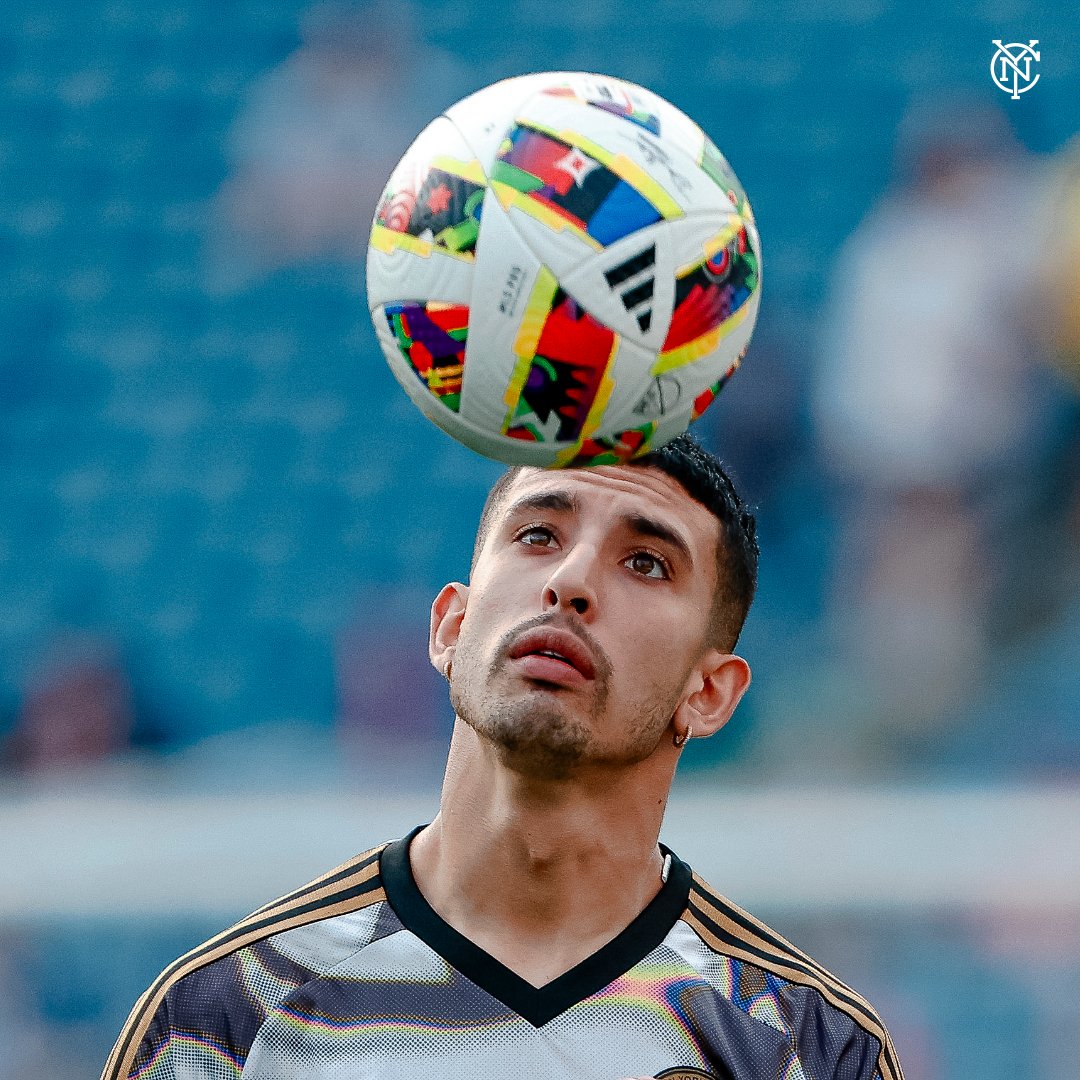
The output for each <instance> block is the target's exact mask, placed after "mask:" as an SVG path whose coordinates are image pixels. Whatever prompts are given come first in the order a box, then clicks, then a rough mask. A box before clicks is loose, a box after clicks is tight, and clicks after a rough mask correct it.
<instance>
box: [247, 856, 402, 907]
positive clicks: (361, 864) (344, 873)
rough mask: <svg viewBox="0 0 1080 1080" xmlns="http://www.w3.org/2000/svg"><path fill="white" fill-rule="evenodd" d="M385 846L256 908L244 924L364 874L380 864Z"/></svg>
mask: <svg viewBox="0 0 1080 1080" xmlns="http://www.w3.org/2000/svg"><path fill="white" fill-rule="evenodd" d="M385 846H386V845H385V844H382V845H380V846H379V847H377V848H372V849H371V850H370V851H365V852H363V853H362V854H360V855H356V856H354V857H353V858H351V859H349V860H348V861H347V862H343V863H342V864H341V865H340V866H335V867H334V869H333V870H328V871H327V872H326V873H325V874H323V875H322V876H321V877H317V878H315V880H314V881H309V882H308V883H307V884H306V885H301V886H300V888H299V889H294V890H293V891H292V892H291V893H286V894H285V895H284V896H279V897H278V898H277V899H276V900H271V901H270V902H269V903H268V904H263V906H262V907H260V908H256V909H255V910H254V911H253V912H252V913H251V914H250V915H248V916H247V918H246V919H245V920H244V922H247V921H248V920H249V919H254V918H255V917H256V916H257V915H267V914H269V913H270V912H272V911H274V910H275V909H276V908H279V907H284V906H288V905H292V904H294V903H296V902H297V901H299V900H301V899H302V898H304V897H307V896H309V895H311V894H314V893H316V892H320V891H322V890H324V889H325V888H326V886H329V885H334V884H336V883H338V882H343V881H345V880H346V879H347V878H349V877H351V876H352V875H354V874H360V873H362V871H364V870H366V869H367V867H368V866H369V865H371V864H372V863H378V861H379V855H380V854H381V853H382V849H383V848H384V847H385ZM365 880H366V879H365Z"/></svg>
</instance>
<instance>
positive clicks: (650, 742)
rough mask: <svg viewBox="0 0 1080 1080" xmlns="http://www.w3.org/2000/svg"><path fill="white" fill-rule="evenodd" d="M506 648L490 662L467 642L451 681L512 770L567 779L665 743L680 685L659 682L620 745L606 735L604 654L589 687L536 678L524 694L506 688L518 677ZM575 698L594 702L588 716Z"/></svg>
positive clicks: (461, 710) (465, 712) (465, 717)
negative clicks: (547, 683)
mask: <svg viewBox="0 0 1080 1080" xmlns="http://www.w3.org/2000/svg"><path fill="white" fill-rule="evenodd" d="M505 655H506V653H505V648H504V647H502V643H500V647H499V648H497V649H496V651H495V659H494V660H492V661H491V662H490V664H488V665H487V666H486V668H485V666H484V665H483V664H482V663H477V659H476V657H474V656H473V655H471V650H469V649H467V648H466V649H462V648H461V647H460V645H459V648H458V653H457V656H456V657H455V662H454V677H453V679H452V681H451V685H450V701H451V704H452V705H453V706H454V712H455V714H456V715H457V716H458V717H459V718H460V719H461V720H462V721H464V722H465V723H466V724H468V726H469V727H470V728H472V729H473V730H474V731H475V732H476V733H477V734H478V735H480V736H481V737H483V738H484V739H486V740H487V741H489V742H490V743H491V744H492V745H493V746H494V747H495V748H496V751H497V753H498V755H499V757H500V759H501V761H502V763H503V764H504V765H505V766H507V767H508V768H511V769H513V770H514V771H516V772H519V773H522V774H525V775H529V776H532V777H534V778H537V779H553V780H554V779H566V778H569V777H571V776H573V775H574V774H575V773H577V772H579V771H580V770H581V769H582V768H583V767H585V766H589V765H593V766H604V765H606V766H609V767H610V766H629V765H634V764H637V763H638V762H640V761H643V760H645V758H647V757H649V755H651V754H652V753H653V752H654V751H655V750H656V748H657V745H658V744H659V740H660V738H661V736H662V735H663V732H664V731H665V730H666V729H667V726H668V724H669V723H670V722H671V717H672V715H673V713H674V711H675V707H676V705H677V704H678V691H673V690H667V691H666V692H665V690H662V689H661V688H659V687H656V688H654V692H653V694H652V695H650V698H649V700H648V701H647V702H645V703H643V704H642V706H641V707H640V708H638V709H637V710H635V712H636V715H634V716H632V717H630V718H629V722H628V723H627V724H626V726H624V728H623V730H622V734H623V735H624V738H622V739H620V741H619V742H618V744H616V745H605V743H604V742H603V740H601V738H600V737H599V736H598V734H597V732H598V731H599V730H600V727H601V724H602V721H603V719H604V716H605V712H606V709H607V704H608V700H609V697H610V691H611V677H612V672H611V667H610V664H608V663H607V662H606V660H605V659H604V658H602V657H600V658H598V663H597V670H596V673H595V677H594V679H593V681H592V682H591V684H590V686H589V689H588V690H587V691H580V690H577V691H572V690H569V689H563V688H557V687H547V688H545V687H544V686H543V684H539V683H537V684H534V689H532V690H530V691H525V692H524V693H520V692H519V693H517V694H512V693H509V692H506V691H503V692H500V690H499V688H500V687H505V686H506V684H507V682H508V681H509V680H510V678H511V675H510V672H509V664H510V661H508V660H506V659H505ZM572 700H577V701H578V702H582V703H586V704H585V708H586V709H587V712H586V713H585V714H584V715H582V712H581V706H580V705H579V706H578V707H577V708H575V707H574V705H573V704H572Z"/></svg>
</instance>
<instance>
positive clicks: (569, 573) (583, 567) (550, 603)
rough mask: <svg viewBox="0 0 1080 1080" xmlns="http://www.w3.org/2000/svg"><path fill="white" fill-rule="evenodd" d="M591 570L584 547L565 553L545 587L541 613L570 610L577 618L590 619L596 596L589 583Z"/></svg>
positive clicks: (590, 558)
mask: <svg viewBox="0 0 1080 1080" xmlns="http://www.w3.org/2000/svg"><path fill="white" fill-rule="evenodd" d="M591 568H592V556H591V555H590V554H589V552H588V550H587V549H586V548H585V547H584V546H576V547H574V548H573V549H572V550H571V551H569V552H567V554H566V556H565V557H564V558H563V559H562V560H561V561H560V563H559V565H558V566H557V567H555V569H554V570H553V571H552V572H551V575H550V576H549V577H548V579H547V581H546V582H545V583H544V595H543V607H544V610H545V611H550V610H553V609H555V610H558V609H563V610H567V611H569V610H573V611H575V612H576V613H577V614H578V615H580V616H591V615H593V614H594V613H595V611H596V592H595V591H594V589H593V586H592V582H591V580H590V578H591V574H590V571H591Z"/></svg>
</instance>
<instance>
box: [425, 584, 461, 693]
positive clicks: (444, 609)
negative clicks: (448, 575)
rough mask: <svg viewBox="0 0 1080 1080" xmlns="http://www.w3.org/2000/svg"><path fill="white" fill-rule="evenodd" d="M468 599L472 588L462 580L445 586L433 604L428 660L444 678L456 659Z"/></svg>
mask: <svg viewBox="0 0 1080 1080" xmlns="http://www.w3.org/2000/svg"><path fill="white" fill-rule="evenodd" d="M468 599H469V586H468V585H462V584H461V582H460V581H451V582H450V584H449V585H444V586H443V587H442V589H441V590H440V591H439V595H438V596H436V597H435V601H434V603H432V605H431V630H430V632H429V634H428V657H429V659H430V660H431V666H432V667H433V668H434V669H435V670H436V671H437V672H438V673H439V674H440V675H445V674H446V669H447V667H448V666H449V664H450V661H451V660H452V659H453V658H454V650H455V649H456V648H457V643H458V636H459V635H460V633H461V620H462V619H464V618H465V604H466V602H467V601H468Z"/></svg>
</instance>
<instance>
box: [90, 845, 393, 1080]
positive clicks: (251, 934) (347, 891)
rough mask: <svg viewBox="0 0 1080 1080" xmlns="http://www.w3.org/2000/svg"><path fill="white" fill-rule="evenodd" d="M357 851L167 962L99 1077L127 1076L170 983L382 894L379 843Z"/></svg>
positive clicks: (134, 1011) (120, 1078)
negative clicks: (267, 939)
mask: <svg viewBox="0 0 1080 1080" xmlns="http://www.w3.org/2000/svg"><path fill="white" fill-rule="evenodd" d="M385 846H386V845H385V844H384V845H381V846H380V847H378V848H373V849H372V850H371V851H367V852H364V853H363V854H362V855H358V856H357V857H356V858H355V859H351V860H350V861H349V862H347V863H344V864H342V866H339V867H338V868H337V869H335V870H331V871H330V872H329V873H328V874H324V875H323V876H322V877H321V878H316V879H315V881H313V882H311V883H310V884H308V885H305V886H304V887H303V888H301V889H298V890H296V891H295V892H292V893H289V894H287V895H286V896H284V897H281V898H280V899H278V900H275V901H273V902H272V903H270V904H266V905H264V906H263V907H261V908H259V909H257V910H256V911H254V912H252V914H251V915H249V916H247V917H246V918H244V919H241V920H240V922H238V923H236V924H235V925H233V926H230V927H229V928H228V929H226V930H223V931H222V932H221V933H220V934H217V935H216V936H214V937H212V938H210V940H209V941H206V942H204V943H203V944H202V945H199V946H196V948H194V949H192V950H191V951H190V952H188V953H185V954H184V955H183V956H181V957H180V958H179V959H178V960H176V961H174V962H173V963H172V964H170V965H169V966H168V967H167V968H166V969H165V970H164V971H163V972H162V973H161V974H160V975H159V976H158V977H157V979H156V980H155V981H154V982H153V983H152V984H151V985H150V987H149V989H148V990H147V991H146V993H144V994H143V995H142V997H140V998H139V1000H138V1001H136V1002H135V1005H134V1007H133V1008H132V1010H131V1013H130V1015H129V1016H128V1018H127V1020H126V1021H125V1023H124V1027H123V1028H122V1029H121V1032H120V1036H119V1038H118V1039H117V1040H116V1044H115V1045H114V1046H113V1049H112V1053H111V1054H110V1055H109V1059H108V1061H107V1062H106V1063H105V1068H104V1070H103V1071H102V1074H101V1080H126V1078H127V1077H128V1075H129V1073H130V1071H131V1069H132V1066H133V1064H134V1061H135V1055H136V1054H137V1053H138V1049H139V1044H140V1043H141V1042H142V1039H143V1037H144V1036H145V1034H146V1031H147V1029H148V1028H149V1027H150V1023H151V1021H152V1020H153V1018H154V1014H155V1013H156V1012H157V1010H158V1007H159V1006H160V1005H161V1002H162V1000H163V999H164V998H165V995H166V994H167V993H168V992H169V990H170V989H171V987H172V986H173V985H174V984H175V983H177V982H179V981H180V980H181V979H183V978H184V977H185V976H186V975H190V974H191V973H192V972H193V971H197V970H198V969H199V968H201V967H205V966H206V965H207V964H212V963H214V961H215V960H220V959H221V958H222V957H223V956H228V955H229V954H230V953H233V952H236V951H237V950H238V949H242V948H245V947H246V946H248V945H251V944H253V943H254V942H256V941H260V940H262V939H264V938H267V937H270V936H272V935H273V934H280V933H283V932H284V931H286V930H292V929H294V928H295V927H297V926H303V925H305V924H307V923H312V922H318V921H319V920H321V919H331V918H334V917H335V916H338V915H346V914H348V913H349V912H352V911H359V910H361V909H362V908H365V907H368V906H370V905H371V904H376V903H378V902H379V901H380V900H385V899H386V892H385V890H384V889H383V888H382V883H381V880H380V878H379V854H380V852H381V851H382V849H383V847H385Z"/></svg>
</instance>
